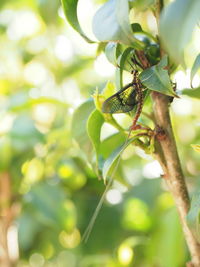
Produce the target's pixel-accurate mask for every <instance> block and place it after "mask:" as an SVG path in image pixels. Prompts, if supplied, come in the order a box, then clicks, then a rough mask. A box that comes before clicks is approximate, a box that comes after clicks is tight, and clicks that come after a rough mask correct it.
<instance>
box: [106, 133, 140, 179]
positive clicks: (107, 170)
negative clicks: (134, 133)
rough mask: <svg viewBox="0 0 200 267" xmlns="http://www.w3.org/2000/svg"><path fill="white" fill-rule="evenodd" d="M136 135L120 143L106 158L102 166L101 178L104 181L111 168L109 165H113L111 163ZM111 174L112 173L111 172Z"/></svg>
mask: <svg viewBox="0 0 200 267" xmlns="http://www.w3.org/2000/svg"><path fill="white" fill-rule="evenodd" d="M137 138H138V137H133V138H130V139H129V140H127V141H125V143H124V144H122V145H121V146H119V147H118V148H117V149H115V150H114V151H113V152H112V153H111V155H110V156H109V157H108V158H107V159H106V161H105V163H104V166H103V179H104V181H105V180H106V178H107V176H108V174H109V171H110V169H111V167H112V166H113V163H114V162H115V161H116V160H117V159H120V158H119V157H120V155H121V154H122V152H123V151H124V150H125V149H126V147H127V146H129V145H130V144H131V143H132V142H133V141H134V140H136V139H137ZM111 175H112V174H111Z"/></svg>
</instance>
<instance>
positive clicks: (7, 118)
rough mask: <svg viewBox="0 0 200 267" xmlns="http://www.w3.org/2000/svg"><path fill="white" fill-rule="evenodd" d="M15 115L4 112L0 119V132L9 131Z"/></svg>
mask: <svg viewBox="0 0 200 267" xmlns="http://www.w3.org/2000/svg"><path fill="white" fill-rule="evenodd" d="M14 119H15V116H14V115H12V114H5V115H4V116H3V118H2V119H1V120H0V134H5V133H7V132H9V131H10V129H11V128H12V125H13V121H14Z"/></svg>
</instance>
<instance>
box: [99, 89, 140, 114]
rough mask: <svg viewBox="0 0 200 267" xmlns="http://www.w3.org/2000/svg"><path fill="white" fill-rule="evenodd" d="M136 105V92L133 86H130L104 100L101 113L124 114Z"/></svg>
mask: <svg viewBox="0 0 200 267" xmlns="http://www.w3.org/2000/svg"><path fill="white" fill-rule="evenodd" d="M136 104H137V101H136V90H135V88H134V86H131V87H129V88H126V89H122V90H120V91H119V92H117V93H116V94H114V95H112V96H110V97H109V98H108V99H106V101H105V102H104V103H103V106H102V112H103V113H125V112H129V111H131V110H132V109H133V108H134V106H135V105H136Z"/></svg>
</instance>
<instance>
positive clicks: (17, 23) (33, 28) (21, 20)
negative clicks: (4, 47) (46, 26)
mask: <svg viewBox="0 0 200 267" xmlns="http://www.w3.org/2000/svg"><path fill="white" fill-rule="evenodd" d="M40 27H41V23H40V21H39V20H38V18H37V16H36V15H35V14H34V13H33V12H32V11H28V10H26V11H19V12H16V13H15V15H14V16H13V19H12V21H11V22H10V25H9V27H8V30H7V34H8V37H9V38H10V40H19V39H21V38H23V37H29V36H32V35H33V34H36V33H37V32H38V31H39V30H40Z"/></svg>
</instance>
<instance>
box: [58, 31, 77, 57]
mask: <svg viewBox="0 0 200 267" xmlns="http://www.w3.org/2000/svg"><path fill="white" fill-rule="evenodd" d="M54 51H55V55H56V57H57V58H58V59H59V60H61V61H64V62H65V61H68V60H70V59H72V57H73V56H74V52H73V48H72V43H71V42H70V40H69V39H68V38H67V37H66V36H65V35H59V36H58V37H57V38H56V44H55V49H54Z"/></svg>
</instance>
